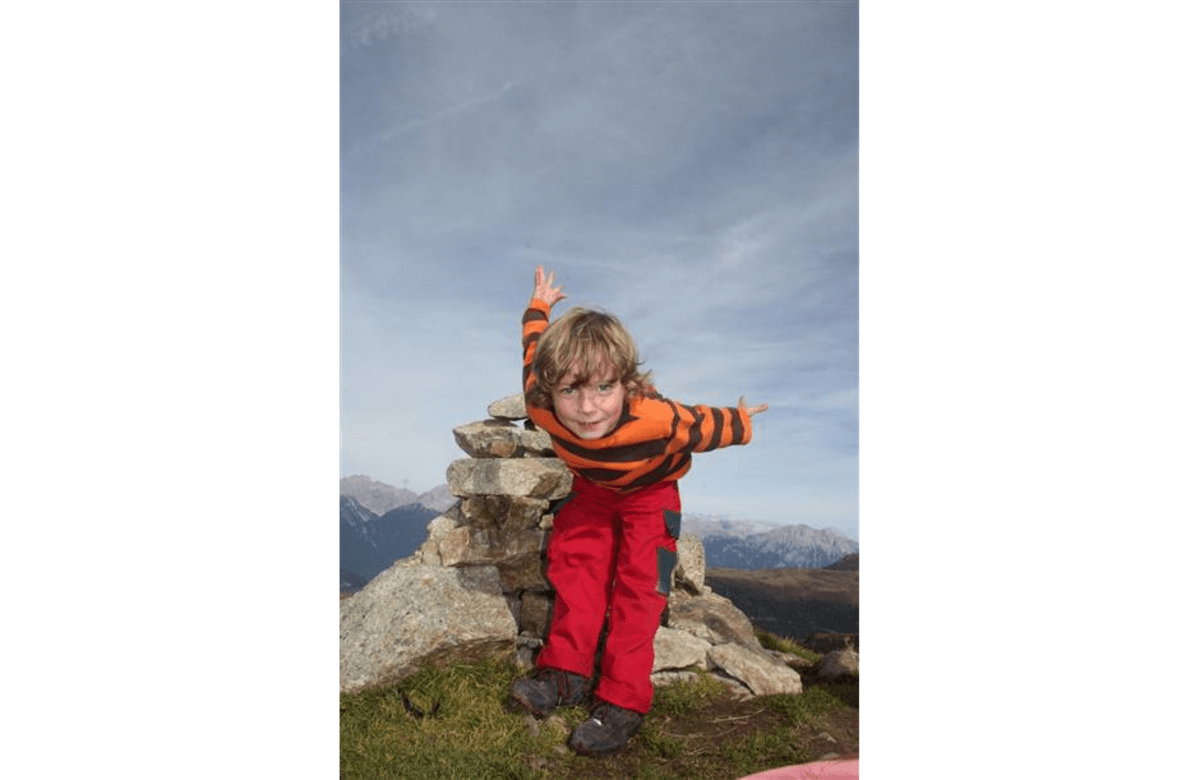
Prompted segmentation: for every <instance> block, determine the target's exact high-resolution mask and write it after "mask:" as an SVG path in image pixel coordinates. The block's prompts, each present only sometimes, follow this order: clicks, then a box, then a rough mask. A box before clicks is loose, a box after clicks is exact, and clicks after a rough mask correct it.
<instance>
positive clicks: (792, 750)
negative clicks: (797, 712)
mask: <svg viewBox="0 0 1200 780" xmlns="http://www.w3.org/2000/svg"><path fill="white" fill-rule="evenodd" d="M721 755H722V758H724V759H725V761H726V762H728V764H729V765H730V766H732V767H733V768H735V769H736V770H737V772H738V774H739V775H749V774H754V773H755V772H761V771H762V767H764V766H765V767H778V766H789V765H791V764H803V763H804V762H806V761H812V760H814V759H815V758H816V757H815V756H813V755H812V754H810V753H809V752H808V751H806V750H805V749H804V748H803V747H802V746H801V745H800V744H799V742H798V740H797V739H796V735H795V729H793V728H791V727H788V726H781V727H778V728H774V729H769V730H764V731H755V732H751V733H749V734H747V735H746V736H745V737H744V738H742V739H740V740H737V741H736V742H730V743H728V744H726V745H724V746H723V747H722V748H721Z"/></svg>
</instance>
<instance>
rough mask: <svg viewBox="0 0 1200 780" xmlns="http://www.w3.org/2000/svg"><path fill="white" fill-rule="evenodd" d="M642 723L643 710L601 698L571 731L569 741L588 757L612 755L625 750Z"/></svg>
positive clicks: (577, 751)
mask: <svg viewBox="0 0 1200 780" xmlns="http://www.w3.org/2000/svg"><path fill="white" fill-rule="evenodd" d="M641 725H642V716H641V714H640V713H637V712H634V711H633V710H627V709H625V708H623V707H618V706H617V705H615V704H609V703H608V702H606V701H601V702H599V703H598V704H597V705H596V706H595V707H593V708H592V714H591V716H590V717H589V718H588V719H587V720H585V721H584V722H583V723H580V724H579V727H578V728H576V729H575V730H574V731H573V732H571V738H570V739H569V740H567V744H568V745H570V746H571V749H572V750H574V751H575V752H576V753H582V754H583V755H585V756H611V755H613V754H614V753H620V752H621V751H622V750H624V749H625V746H626V745H627V744H629V738H630V737H632V736H633V735H634V734H635V733H636V732H637V730H638V728H639V727H640V726H641Z"/></svg>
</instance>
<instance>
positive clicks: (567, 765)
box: [341, 635, 858, 780]
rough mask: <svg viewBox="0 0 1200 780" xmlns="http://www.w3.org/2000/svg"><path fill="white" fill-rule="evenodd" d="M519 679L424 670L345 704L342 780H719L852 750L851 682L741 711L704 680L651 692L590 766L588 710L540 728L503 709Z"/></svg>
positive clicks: (510, 672) (503, 669)
mask: <svg viewBox="0 0 1200 780" xmlns="http://www.w3.org/2000/svg"><path fill="white" fill-rule="evenodd" d="M760 638H761V639H762V640H763V644H764V646H775V647H778V648H779V649H785V650H789V651H792V652H795V650H796V649H797V648H796V646H795V645H794V643H790V642H787V641H786V640H779V639H778V638H776V637H771V636H769V635H762V636H761V637H760ZM810 657H811V655H810ZM797 668H798V670H799V671H801V673H802V674H803V673H804V669H803V668H801V667H800V666H799V665H797ZM522 674H523V672H521V671H519V670H518V669H517V668H516V666H514V665H513V664H512V663H511V662H508V661H503V660H492V661H485V662H482V663H478V664H473V665H470V666H465V665H458V666H447V667H436V666H430V667H427V668H425V669H423V670H422V671H420V672H419V673H417V674H416V675H413V676H412V677H410V678H408V679H406V680H405V681H404V683H402V684H401V685H400V686H399V687H395V688H386V689H376V690H370V691H363V692H361V693H358V694H353V695H351V694H342V697H341V771H342V777H344V778H361V779H362V780H366V779H367V778H370V779H372V780H375V779H377V778H408V777H412V778H471V779H472V780H484V778H558V777H572V776H573V777H577V778H676V777H689V778H712V779H713V780H716V779H718V778H720V779H722V780H723V779H725V778H738V777H742V776H744V775H747V774H752V773H754V772H758V771H762V770H764V769H769V768H772V767H777V766H785V765H790V764H799V763H804V762H806V761H813V760H816V759H818V758H821V757H822V756H826V755H829V754H847V753H856V752H857V751H858V680H857V678H854V679H851V680H844V681H841V682H838V683H835V684H829V685H822V684H820V683H817V682H816V681H814V680H811V679H808V678H806V679H805V690H804V693H802V694H798V695H778V696H762V697H758V698H755V699H751V700H749V701H737V700H735V699H734V698H733V697H732V695H731V694H730V693H729V692H728V690H727V689H726V688H725V686H724V685H722V684H721V683H720V682H718V681H717V680H716V679H714V678H712V677H711V676H709V675H707V674H702V675H701V677H700V680H699V681H698V682H695V683H685V684H681V685H676V686H672V687H669V688H661V689H659V690H658V691H657V692H656V695H655V702H654V708H653V709H652V710H651V712H650V714H649V715H648V716H647V717H646V720H645V721H644V722H643V724H642V729H641V731H639V732H638V734H637V735H636V736H635V737H634V738H633V740H632V741H631V742H630V746H629V748H627V749H626V750H625V751H624V752H623V753H621V754H619V755H617V756H614V757H611V758H606V759H595V758H584V757H581V756H577V755H575V754H574V753H572V752H571V751H570V750H568V749H567V747H566V740H567V736H568V734H569V733H570V731H571V730H572V729H573V728H575V726H577V725H578V724H579V723H581V722H582V721H583V720H584V718H585V717H586V716H587V710H586V709H585V708H583V707H567V708H563V709H561V710H559V711H558V712H557V713H556V714H555V715H553V716H551V717H550V718H547V719H546V720H541V721H539V720H534V719H533V718H532V717H530V716H528V715H525V714H524V713H521V712H516V711H513V710H511V709H509V708H508V706H507V701H508V689H509V685H510V684H511V683H512V681H513V679H515V678H516V677H519V676H521V675H522Z"/></svg>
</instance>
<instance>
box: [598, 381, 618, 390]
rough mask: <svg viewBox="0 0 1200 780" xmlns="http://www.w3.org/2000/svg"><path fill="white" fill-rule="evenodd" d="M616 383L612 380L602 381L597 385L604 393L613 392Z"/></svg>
mask: <svg viewBox="0 0 1200 780" xmlns="http://www.w3.org/2000/svg"><path fill="white" fill-rule="evenodd" d="M613 387H614V385H613V383H612V382H601V383H600V384H598V385H596V389H597V390H599V391H600V392H602V393H611V392H612V389H613Z"/></svg>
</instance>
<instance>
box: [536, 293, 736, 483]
mask: <svg viewBox="0 0 1200 780" xmlns="http://www.w3.org/2000/svg"><path fill="white" fill-rule="evenodd" d="M549 324H550V307H549V306H548V305H547V304H546V303H545V302H543V301H541V300H538V299H536V298H535V299H534V300H531V301H530V303H529V308H528V309H526V310H525V316H524V317H523V318H522V325H521V330H522V345H523V346H524V349H525V364H524V388H525V391H526V393H528V391H529V390H530V388H532V387H533V385H534V382H535V377H534V376H533V355H534V352H535V351H536V350H537V345H538V341H539V340H540V339H541V336H542V333H543V332H544V331H545V330H546V328H547V327H548V326H549ZM526 398H527V399H528V396H526ZM525 406H526V410H527V411H528V412H529V417H530V419H532V420H533V422H534V423H535V424H536V425H537V426H538V427H539V428H541V429H542V430H544V431H546V432H547V433H549V434H550V440H551V442H552V443H553V446H554V452H555V454H557V455H558V457H559V458H561V459H562V460H563V461H564V462H565V463H566V464H567V466H568V467H569V468H570V469H571V471H573V472H575V473H576V474H578V475H579V476H581V477H583V478H584V479H587V480H588V481H590V482H593V483H595V484H597V485H601V486H603V487H606V488H609V489H612V490H615V491H617V492H620V493H628V492H630V491H633V490H638V489H640V488H644V487H648V486H650V485H653V484H655V483H656V482H662V481H664V480H676V479H679V478H680V477H682V476H683V475H684V474H686V473H687V472H688V469H690V468H691V466H692V453H693V452H708V451H710V450H715V449H717V448H719V447H728V446H730V445H733V444H749V443H750V436H751V433H752V430H751V424H750V415H749V414H747V413H746V411H745V410H744V409H738V408H737V407H715V408H714V407H708V406H700V405H697V406H688V405H686V404H681V403H677V402H675V401H671V400H669V399H666V398H663V397H662V396H660V395H659V394H658V393H657V392H653V391H652V393H651V395H649V396H646V397H642V396H634V397H628V396H627V397H626V399H625V408H624V409H623V410H622V412H621V417H620V420H619V421H618V422H617V427H616V428H615V429H613V431H612V433H610V434H608V435H607V436H604V437H603V438H600V439H592V440H587V439H580V438H579V437H577V436H576V435H575V434H573V433H571V431H570V430H568V429H567V428H566V426H564V425H563V424H562V423H560V422H559V421H558V418H557V417H556V416H555V414H554V410H553V409H543V408H540V407H537V406H534V405H532V404H530V403H528V400H527V401H526V404H525Z"/></svg>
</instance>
